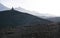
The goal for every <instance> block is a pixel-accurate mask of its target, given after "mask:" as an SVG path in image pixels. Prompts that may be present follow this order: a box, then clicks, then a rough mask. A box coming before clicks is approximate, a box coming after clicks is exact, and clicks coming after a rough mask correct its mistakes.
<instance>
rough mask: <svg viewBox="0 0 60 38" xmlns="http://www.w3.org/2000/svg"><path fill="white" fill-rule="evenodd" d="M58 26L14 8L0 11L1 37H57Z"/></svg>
mask: <svg viewBox="0 0 60 38" xmlns="http://www.w3.org/2000/svg"><path fill="white" fill-rule="evenodd" d="M58 26H59V25H58V24H56V23H53V22H51V21H48V20H45V19H42V18H38V17H36V16H33V15H30V14H27V13H23V12H19V11H16V10H14V9H13V8H12V9H11V10H7V11H1V12H0V38H55V36H56V34H58ZM56 37H57V36H56Z"/></svg>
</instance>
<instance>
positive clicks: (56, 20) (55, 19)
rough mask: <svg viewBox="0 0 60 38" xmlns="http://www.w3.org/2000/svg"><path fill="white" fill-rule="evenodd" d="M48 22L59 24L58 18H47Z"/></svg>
mask: <svg viewBox="0 0 60 38" xmlns="http://www.w3.org/2000/svg"><path fill="white" fill-rule="evenodd" d="M48 20H50V21H53V22H60V17H53V18H48Z"/></svg>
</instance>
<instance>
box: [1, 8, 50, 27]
mask: <svg viewBox="0 0 60 38" xmlns="http://www.w3.org/2000/svg"><path fill="white" fill-rule="evenodd" d="M37 23H39V24H48V23H51V21H48V20H45V19H42V18H39V17H36V16H33V15H30V14H27V13H23V12H19V11H16V10H14V9H11V10H7V11H1V12H0V26H4V27H5V26H8V25H10V26H11V25H12V26H15V25H31V24H37Z"/></svg>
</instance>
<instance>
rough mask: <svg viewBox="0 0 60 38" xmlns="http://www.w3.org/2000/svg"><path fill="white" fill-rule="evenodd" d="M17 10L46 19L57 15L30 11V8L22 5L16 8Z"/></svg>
mask: <svg viewBox="0 0 60 38" xmlns="http://www.w3.org/2000/svg"><path fill="white" fill-rule="evenodd" d="M15 10H17V11H20V12H24V13H28V14H32V15H34V16H38V17H40V18H44V19H45V18H49V17H55V16H53V15H50V14H42V13H37V12H36V11H29V10H26V9H23V8H21V7H18V8H15Z"/></svg>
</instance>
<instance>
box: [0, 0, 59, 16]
mask: <svg viewBox="0 0 60 38" xmlns="http://www.w3.org/2000/svg"><path fill="white" fill-rule="evenodd" d="M0 3H2V4H3V5H5V6H7V7H9V8H12V7H14V8H17V7H22V8H24V9H27V10H30V11H36V12H39V13H45V14H52V15H56V16H60V0H0Z"/></svg>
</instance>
